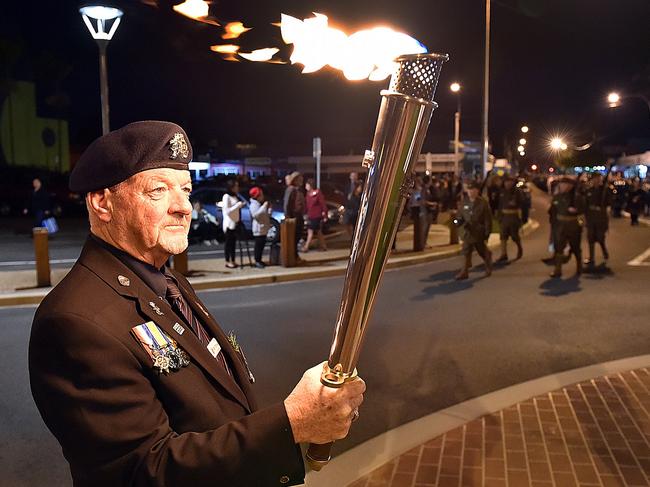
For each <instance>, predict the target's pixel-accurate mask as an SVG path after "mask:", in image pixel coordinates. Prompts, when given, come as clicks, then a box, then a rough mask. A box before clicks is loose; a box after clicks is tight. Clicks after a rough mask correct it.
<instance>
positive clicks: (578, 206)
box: [549, 176, 585, 278]
mask: <svg viewBox="0 0 650 487" xmlns="http://www.w3.org/2000/svg"><path fill="white" fill-rule="evenodd" d="M576 184H577V182H576V180H575V179H573V178H570V177H568V176H563V177H562V178H560V180H559V183H558V187H557V192H556V193H555V195H553V199H552V200H551V206H550V208H549V213H550V216H551V221H552V222H554V225H553V229H552V233H553V251H554V255H553V260H554V264H555V268H554V269H553V272H551V277H554V278H557V277H562V264H563V263H564V248H565V247H566V246H567V244H568V245H569V249H570V252H571V254H573V256H574V257H575V259H576V276H579V275H580V274H582V248H581V246H580V239H581V236H582V222H581V219H580V217H581V216H582V215H584V212H585V201H584V198H583V197H582V195H580V194H579V193H578V191H577V188H576Z"/></svg>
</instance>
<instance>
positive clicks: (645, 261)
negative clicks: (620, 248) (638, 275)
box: [627, 248, 650, 266]
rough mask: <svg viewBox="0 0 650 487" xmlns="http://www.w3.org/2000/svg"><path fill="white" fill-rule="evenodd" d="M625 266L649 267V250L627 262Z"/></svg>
mask: <svg viewBox="0 0 650 487" xmlns="http://www.w3.org/2000/svg"><path fill="white" fill-rule="evenodd" d="M627 265H631V266H650V248H649V249H647V250H646V251H645V252H643V253H642V254H640V255H637V256H636V257H635V258H634V259H632V260H631V261H629V262H628V263H627Z"/></svg>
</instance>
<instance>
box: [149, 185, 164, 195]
mask: <svg viewBox="0 0 650 487" xmlns="http://www.w3.org/2000/svg"><path fill="white" fill-rule="evenodd" d="M165 189H166V188H165V187H164V186H158V187H157V188H154V189H152V190H151V191H150V193H151V194H162V193H164V192H165Z"/></svg>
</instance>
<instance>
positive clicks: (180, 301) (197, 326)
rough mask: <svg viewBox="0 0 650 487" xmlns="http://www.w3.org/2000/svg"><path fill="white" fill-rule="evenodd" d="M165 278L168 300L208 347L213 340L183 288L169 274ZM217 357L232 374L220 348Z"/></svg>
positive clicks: (202, 343)
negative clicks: (185, 296) (184, 293)
mask: <svg viewBox="0 0 650 487" xmlns="http://www.w3.org/2000/svg"><path fill="white" fill-rule="evenodd" d="M165 279H166V280H167V296H166V297H167V301H169V303H170V304H171V305H172V307H173V308H174V309H175V310H176V311H178V312H180V314H181V316H182V317H183V318H185V322H186V323H187V324H188V325H190V328H191V329H192V331H193V332H194V334H195V335H196V337H197V338H198V340H199V342H201V345H203V346H204V347H207V346H208V343H210V340H211V338H210V336H209V335H208V332H207V331H206V329H205V328H204V327H203V325H202V324H201V322H200V321H199V320H198V319H196V316H194V313H193V312H192V308H191V307H190V305H189V303H188V302H187V300H186V299H185V298H184V297H183V294H182V293H181V290H180V289H179V288H178V285H177V284H176V282H175V281H174V279H173V278H172V277H171V276H170V275H168V274H165ZM216 359H217V360H218V361H219V363H220V364H221V365H222V366H223V367H224V368H225V369H226V371H227V372H228V374H230V375H232V374H231V373H230V368H229V367H228V364H227V362H226V357H225V356H224V354H223V351H221V350H219V353H218V354H217V356H216Z"/></svg>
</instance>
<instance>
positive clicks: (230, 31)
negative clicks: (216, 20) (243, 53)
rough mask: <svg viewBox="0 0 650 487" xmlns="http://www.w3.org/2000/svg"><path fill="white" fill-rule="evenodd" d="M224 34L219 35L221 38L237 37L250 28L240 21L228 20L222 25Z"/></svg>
mask: <svg viewBox="0 0 650 487" xmlns="http://www.w3.org/2000/svg"><path fill="white" fill-rule="evenodd" d="M224 30H225V31H226V33H225V34H223V35H222V36H221V38H222V39H237V38H238V37H239V36H240V35H242V34H243V33H244V32H248V31H249V30H251V27H244V24H243V23H242V22H229V23H227V24H226V25H225V26H224Z"/></svg>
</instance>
